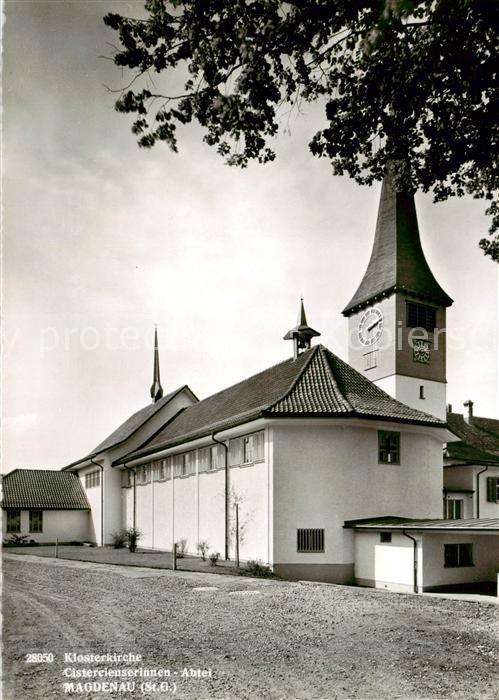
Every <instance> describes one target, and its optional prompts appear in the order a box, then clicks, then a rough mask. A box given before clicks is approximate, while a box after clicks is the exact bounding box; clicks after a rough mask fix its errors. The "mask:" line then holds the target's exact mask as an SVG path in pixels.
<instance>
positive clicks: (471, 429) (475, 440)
mask: <svg viewBox="0 0 499 700" xmlns="http://www.w3.org/2000/svg"><path fill="white" fill-rule="evenodd" d="M447 423H448V426H449V429H450V430H451V431H452V432H453V433H454V434H455V435H457V437H459V438H461V443H449V445H448V453H449V457H450V458H451V459H460V460H463V461H468V458H469V460H470V461H474V460H475V459H479V460H480V461H485V462H487V461H495V456H497V455H499V421H497V420H495V419H493V418H480V417H478V416H477V417H473V418H472V419H471V422H467V421H465V420H464V417H463V415H462V414H460V413H448V414H447ZM495 431H497V432H495ZM460 445H463V447H461V446H460ZM464 445H466V447H464ZM467 450H468V456H466V451H467ZM473 450H475V451H476V452H473ZM479 453H482V456H480V454H479ZM483 453H488V455H483ZM491 453H492V454H491Z"/></svg>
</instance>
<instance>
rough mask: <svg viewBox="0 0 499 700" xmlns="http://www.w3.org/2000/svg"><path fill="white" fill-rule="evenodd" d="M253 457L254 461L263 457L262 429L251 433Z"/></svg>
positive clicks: (263, 440)
mask: <svg viewBox="0 0 499 700" xmlns="http://www.w3.org/2000/svg"><path fill="white" fill-rule="evenodd" d="M253 457H254V459H255V461H258V460H259V459H265V433H264V431H263V430H260V431H259V432H258V433H254V434H253Z"/></svg>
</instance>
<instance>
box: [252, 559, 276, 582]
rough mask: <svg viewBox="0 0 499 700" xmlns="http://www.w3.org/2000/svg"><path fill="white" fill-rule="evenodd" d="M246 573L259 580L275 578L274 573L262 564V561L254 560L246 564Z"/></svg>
mask: <svg viewBox="0 0 499 700" xmlns="http://www.w3.org/2000/svg"><path fill="white" fill-rule="evenodd" d="M246 573H247V574H248V575H249V576H257V577H259V578H270V577H272V576H274V572H273V571H272V569H271V568H270V566H267V564H262V562H261V561H257V560H252V561H249V562H248V563H247V564H246Z"/></svg>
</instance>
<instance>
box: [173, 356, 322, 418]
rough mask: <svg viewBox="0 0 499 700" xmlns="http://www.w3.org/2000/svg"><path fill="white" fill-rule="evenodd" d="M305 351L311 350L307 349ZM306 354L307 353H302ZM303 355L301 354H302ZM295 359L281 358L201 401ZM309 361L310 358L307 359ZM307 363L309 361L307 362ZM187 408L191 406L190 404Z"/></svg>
mask: <svg viewBox="0 0 499 700" xmlns="http://www.w3.org/2000/svg"><path fill="white" fill-rule="evenodd" d="M316 347H319V346H318V345H316V346H314V347H313V348H312V350H315V348H316ZM305 352H310V351H309V350H306V351H305ZM302 354H305V353H302ZM300 357H301V355H300ZM290 360H291V361H293V360H292V358H290V357H288V358H287V359H286V360H281V362H276V363H275V365H270V367H266V368H265V369H262V370H260V371H259V372H255V373H254V374H250V376H249V377H245V378H244V379H241V381H239V382H236V383H235V384H231V385H230V386H226V387H225V388H224V389H220V391H216V392H215V393H214V394H210V395H209V396H205V397H204V399H200V402H202V401H207V400H208V399H212V398H214V397H215V396H218V395H219V394H223V393H224V392H225V391H228V390H229V389H234V388H235V387H236V386H239V385H240V384H244V383H245V382H247V381H249V380H250V379H253V378H254V377H258V375H259V374H264V373H265V372H268V371H270V370H272V369H275V368H276V367H280V366H281V365H284V364H286V362H289V361H290ZM307 362H308V360H307ZM305 364H307V363H305ZM187 408H190V407H189V406H188V407H187Z"/></svg>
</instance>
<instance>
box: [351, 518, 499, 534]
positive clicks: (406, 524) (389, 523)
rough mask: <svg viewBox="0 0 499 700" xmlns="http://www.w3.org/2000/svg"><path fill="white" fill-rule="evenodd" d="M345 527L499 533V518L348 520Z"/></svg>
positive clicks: (356, 528)
mask: <svg viewBox="0 0 499 700" xmlns="http://www.w3.org/2000/svg"><path fill="white" fill-rule="evenodd" d="M345 527H351V528H353V529H355V530H359V529H366V530H436V531H439V530H468V531H469V530H474V531H478V532H480V531H481V532H484V531H487V532H490V531H493V532H497V533H498V534H499V518H473V519H468V520H436V519H435V520H418V519H414V518H397V517H386V518H372V519H367V520H347V521H345Z"/></svg>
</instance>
